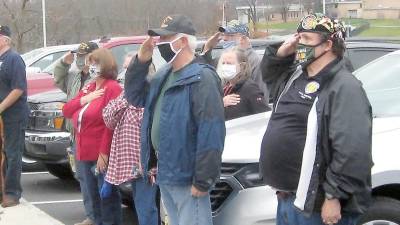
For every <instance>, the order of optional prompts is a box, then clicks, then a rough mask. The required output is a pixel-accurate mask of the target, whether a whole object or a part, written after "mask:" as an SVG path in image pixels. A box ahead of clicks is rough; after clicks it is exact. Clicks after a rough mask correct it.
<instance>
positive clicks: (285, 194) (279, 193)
mask: <svg viewBox="0 0 400 225" xmlns="http://www.w3.org/2000/svg"><path fill="white" fill-rule="evenodd" d="M295 195H296V193H295V192H287V191H277V192H276V196H278V198H280V199H287V198H290V197H293V196H295Z"/></svg>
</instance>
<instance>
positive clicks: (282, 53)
mask: <svg viewBox="0 0 400 225" xmlns="http://www.w3.org/2000/svg"><path fill="white" fill-rule="evenodd" d="M299 41H300V35H299V34H297V33H296V34H294V35H293V36H292V37H290V38H288V39H287V40H286V41H285V42H283V44H282V45H281V47H280V48H279V49H278V52H277V53H276V56H278V57H281V58H284V57H287V56H289V55H291V54H293V53H295V52H296V48H297V45H298V44H299Z"/></svg>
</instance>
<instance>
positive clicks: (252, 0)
mask: <svg viewBox="0 0 400 225" xmlns="http://www.w3.org/2000/svg"><path fill="white" fill-rule="evenodd" d="M247 5H248V6H249V10H248V11H247V13H246V14H247V16H248V17H249V19H250V21H251V23H252V25H253V32H254V33H255V32H256V31H257V21H258V18H257V0H247Z"/></svg>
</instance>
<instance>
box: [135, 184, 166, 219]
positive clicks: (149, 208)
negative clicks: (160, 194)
mask: <svg viewBox="0 0 400 225" xmlns="http://www.w3.org/2000/svg"><path fill="white" fill-rule="evenodd" d="M132 191H133V201H134V202H135V208H136V214H137V216H138V219H139V225H158V224H159V223H158V222H159V218H160V215H159V213H158V208H157V205H158V203H157V191H158V185H156V184H154V185H151V184H150V183H149V182H147V181H146V180H145V179H144V178H143V177H140V178H137V179H134V180H132Z"/></svg>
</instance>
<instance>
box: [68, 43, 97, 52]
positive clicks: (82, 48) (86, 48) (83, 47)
mask: <svg viewBox="0 0 400 225" xmlns="http://www.w3.org/2000/svg"><path fill="white" fill-rule="evenodd" d="M98 48H99V46H98V45H97V44H96V43H95V42H91V41H88V42H82V43H81V44H80V45H79V47H78V49H75V50H73V51H71V52H72V53H77V54H80V55H86V54H89V53H91V52H93V51H94V50H96V49H98Z"/></svg>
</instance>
